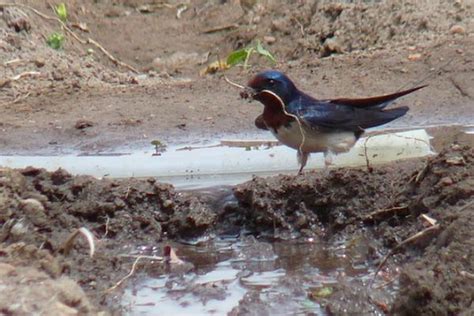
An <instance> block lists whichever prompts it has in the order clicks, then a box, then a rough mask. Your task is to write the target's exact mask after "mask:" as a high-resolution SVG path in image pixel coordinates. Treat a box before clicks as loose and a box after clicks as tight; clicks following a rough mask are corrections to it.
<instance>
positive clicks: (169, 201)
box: [163, 200, 173, 208]
mask: <svg viewBox="0 0 474 316" xmlns="http://www.w3.org/2000/svg"><path fill="white" fill-rule="evenodd" d="M171 206H173V201H171V200H164V201H163V207H164V208H169V207H171Z"/></svg>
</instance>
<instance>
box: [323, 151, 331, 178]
mask: <svg viewBox="0 0 474 316" xmlns="http://www.w3.org/2000/svg"><path fill="white" fill-rule="evenodd" d="M330 165H332V153H331V152H330V151H325V152H324V169H323V172H322V176H323V177H327V176H328V175H329V166H330Z"/></svg>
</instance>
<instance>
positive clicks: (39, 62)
mask: <svg viewBox="0 0 474 316" xmlns="http://www.w3.org/2000/svg"><path fill="white" fill-rule="evenodd" d="M34 63H35V65H36V67H38V68H41V67H43V66H44V65H45V64H46V61H45V60H44V59H43V58H41V57H39V58H36V59H35V60H34Z"/></svg>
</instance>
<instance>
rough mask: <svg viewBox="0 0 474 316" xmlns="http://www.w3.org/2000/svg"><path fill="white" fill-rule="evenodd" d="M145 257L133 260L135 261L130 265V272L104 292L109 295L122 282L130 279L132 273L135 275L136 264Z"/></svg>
mask: <svg viewBox="0 0 474 316" xmlns="http://www.w3.org/2000/svg"><path fill="white" fill-rule="evenodd" d="M144 257H145V256H138V257H137V259H135V261H134V262H133V264H132V269H131V270H130V272H129V273H128V274H127V275H126V276H124V277H123V278H121V279H120V280H119V281H118V282H117V283H115V284H114V285H113V286H112V287H110V288H108V289H107V290H105V293H110V292H112V291H113V290H115V289H116V288H118V287H119V286H120V285H121V284H122V283H123V282H125V281H126V280H127V279H128V278H130V277H131V276H132V275H133V274H134V273H135V270H136V269H137V264H138V261H140V259H143V258H144Z"/></svg>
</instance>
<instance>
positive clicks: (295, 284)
mask: <svg viewBox="0 0 474 316" xmlns="http://www.w3.org/2000/svg"><path fill="white" fill-rule="evenodd" d="M175 247H176V249H177V253H178V255H180V257H181V259H183V260H185V261H186V262H190V263H192V264H193V266H194V267H193V268H192V269H191V270H190V271H187V273H183V272H173V271H171V273H167V274H164V275H159V276H157V277H146V278H145V279H142V280H139V281H138V282H136V283H135V284H134V285H132V286H130V287H129V288H128V289H126V291H125V295H124V296H123V307H124V308H125V310H126V311H127V313H128V314H130V315H158V314H160V315H226V314H228V313H232V314H238V313H245V312H246V311H252V312H253V314H255V313H256V312H257V314H264V315H297V314H300V315H303V314H308V313H310V314H316V315H321V314H325V313H326V312H325V309H324V305H325V304H327V303H328V299H329V298H331V302H332V303H331V304H332V308H333V309H335V310H341V311H342V310H344V309H347V308H349V306H350V305H347V306H345V304H349V303H348V302H342V301H341V302H338V299H337V297H338V296H341V297H342V296H345V297H347V295H348V292H349V293H351V296H353V297H354V298H355V299H354V301H352V303H351V304H354V302H356V303H357V304H358V306H350V310H352V311H360V312H362V313H371V312H375V311H376V310H377V309H376V308H375V307H374V306H373V304H370V300H368V299H367V298H368V297H370V298H372V299H376V300H377V301H379V302H384V303H386V304H388V303H390V302H391V300H392V299H393V297H394V293H395V291H396V290H397V284H395V283H391V284H389V285H386V286H383V287H381V286H380V284H381V283H383V282H384V281H383V280H382V281H381V280H376V281H375V283H374V284H373V285H372V286H371V287H369V284H370V282H371V281H372V276H373V272H374V271H373V268H372V266H373V264H371V263H370V260H369V257H370V249H371V248H372V247H373V246H372V245H371V242H370V241H369V240H367V239H365V238H363V236H358V237H353V238H352V239H351V240H344V241H335V242H331V243H326V242H322V241H315V240H305V241H299V242H290V241H284V242H268V241H261V240H257V239H255V238H254V237H251V236H247V237H241V238H238V239H216V240H214V241H210V242H207V243H205V244H201V245H199V244H198V245H182V244H181V245H175ZM364 302H366V303H364Z"/></svg>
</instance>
